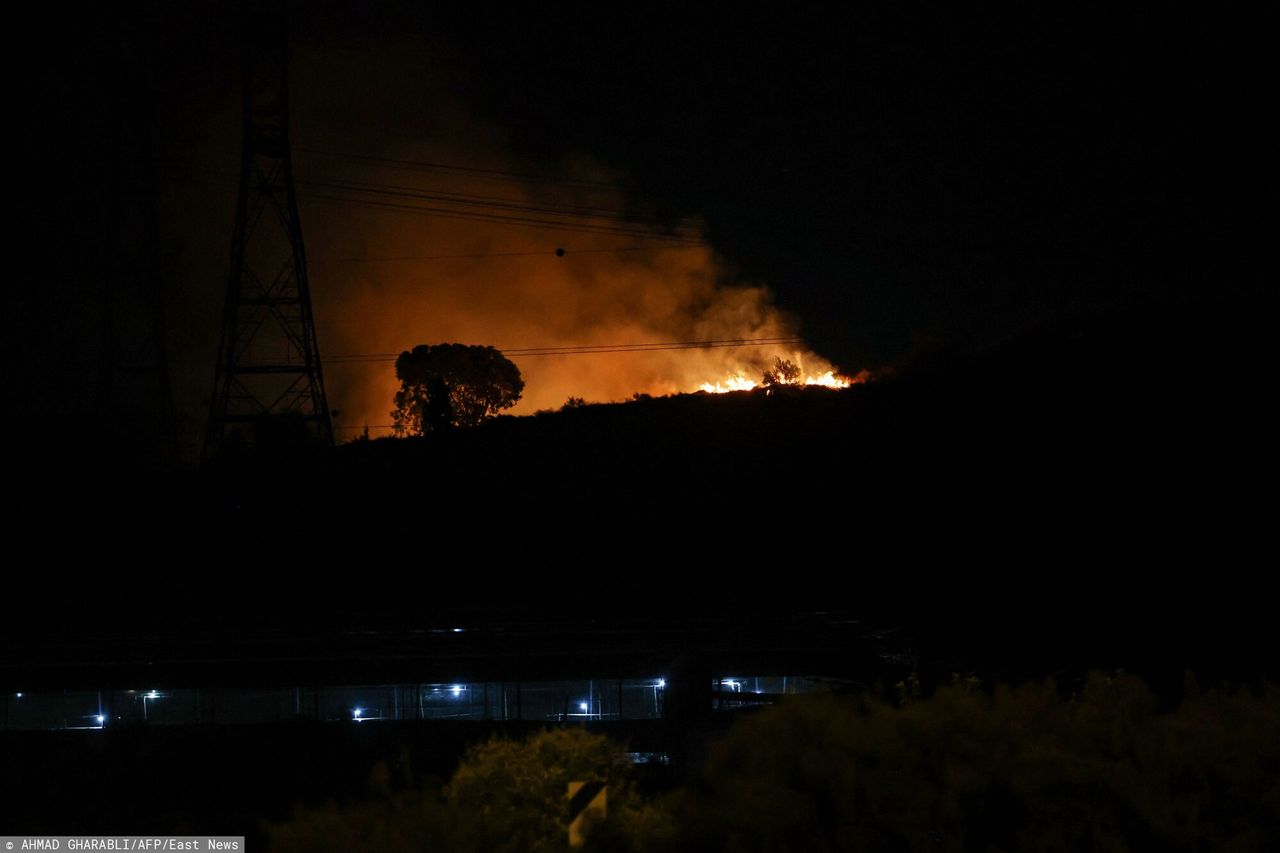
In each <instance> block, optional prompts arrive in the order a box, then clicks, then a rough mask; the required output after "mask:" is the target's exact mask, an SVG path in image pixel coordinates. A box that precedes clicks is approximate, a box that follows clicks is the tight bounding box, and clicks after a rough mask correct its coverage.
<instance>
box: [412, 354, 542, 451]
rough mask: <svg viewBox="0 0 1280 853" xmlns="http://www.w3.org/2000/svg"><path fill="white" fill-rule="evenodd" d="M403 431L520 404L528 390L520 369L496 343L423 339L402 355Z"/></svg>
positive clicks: (425, 429) (471, 419) (458, 422)
mask: <svg viewBox="0 0 1280 853" xmlns="http://www.w3.org/2000/svg"><path fill="white" fill-rule="evenodd" d="M396 378H397V379H399V380H400V390H399V391H397V392H396V398H395V404H396V407H395V409H394V410H393V411H392V412H391V417H392V419H393V421H394V424H395V431H396V434H397V435H426V434H427V433H430V432H438V431H440V430H445V429H449V428H451V427H469V426H476V425H477V424H479V423H480V422H481V421H483V420H484V419H485V418H487V417H489V416H490V415H493V414H496V413H498V412H499V411H501V410H502V409H507V408H510V407H511V406H514V405H515V404H516V402H517V401H518V400H519V399H520V393H521V392H522V391H523V390H524V380H523V379H521V378H520V369H519V368H518V367H516V366H515V365H514V364H512V363H511V361H510V360H509V359H507V358H506V357H505V356H503V354H502V353H500V352H498V350H496V349H494V348H493V347H484V346H467V345H465V344H437V345H435V346H430V345H427V344H423V345H420V346H416V347H414V348H413V350H412V351H411V352H402V353H400V357H399V358H397V359H396Z"/></svg>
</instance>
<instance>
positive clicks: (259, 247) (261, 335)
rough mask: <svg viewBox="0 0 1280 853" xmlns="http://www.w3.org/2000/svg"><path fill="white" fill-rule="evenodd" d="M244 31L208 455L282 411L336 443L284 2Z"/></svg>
mask: <svg viewBox="0 0 1280 853" xmlns="http://www.w3.org/2000/svg"><path fill="white" fill-rule="evenodd" d="M243 32H244V38H245V50H244V148H243V153H242V159H241V169H240V195H239V201H238V204H237V206H236V225H235V233H234V236H233V238H232V241H231V278H230V281H229V282H228V285H227V300H226V305H225V308H224V311H223V320H222V339H221V343H220V344H219V348H218V364H217V371H216V374H215V377H214V385H213V398H212V400H211V404H210V410H209V425H208V428H207V429H206V431H205V440H204V453H203V457H204V458H205V459H208V458H209V457H210V456H212V455H214V454H215V453H217V451H218V450H219V448H221V447H222V446H223V445H224V444H225V443H226V442H227V440H228V439H229V438H230V437H231V436H233V435H235V434H237V433H239V434H240V438H241V439H242V440H244V441H246V442H248V441H251V440H252V430H253V427H254V426H256V425H259V424H261V423H263V422H264V421H265V420H267V419H269V418H271V417H273V416H279V415H289V416H292V417H295V418H297V419H298V420H299V421H300V422H302V423H303V424H305V425H306V426H307V428H308V429H309V430H310V431H311V433H312V434H313V436H314V437H315V438H316V439H317V440H319V441H320V442H321V443H323V444H326V445H329V444H332V443H333V424H332V422H331V421H330V419H329V406H328V402H327V401H326V399H325V393H324V375H323V373H322V371H321V367H320V350H319V348H318V347H317V346H316V335H315V323H314V321H313V319H312V314H311V292H310V289H309V286H308V282H307V261H306V254H305V253H304V251H303V246H302V226H301V224H300V223H299V221H298V199H297V195H296V193H295V192H294V186H293V165H292V161H291V159H290V156H289V84H288V27H287V18H286V14H285V4H284V3H283V2H281V0H266V2H254V0H247V2H246V3H245V4H244V27H243Z"/></svg>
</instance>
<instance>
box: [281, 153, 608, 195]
mask: <svg viewBox="0 0 1280 853" xmlns="http://www.w3.org/2000/svg"><path fill="white" fill-rule="evenodd" d="M294 150H295V151H297V152H298V153H299V154H310V155H313V156H316V157H329V158H335V159H341V160H355V161H357V162H361V163H371V164H374V165H381V166H387V167H390V168H395V169H417V170H422V171H428V172H444V173H449V174H453V173H460V174H464V175H471V176H475V177H484V178H487V179H489V180H501V181H516V182H519V183H538V184H567V185H570V186H580V187H593V188H597V189H605V190H611V191H614V192H617V189H618V188H617V186H616V185H614V184H611V183H608V182H606V181H590V180H586V179H582V178H564V177H553V176H550V175H531V174H528V173H521V172H508V171H504V170H502V169H481V168H478V167H475V166H459V165H457V164H456V163H440V162H434V161H430V160H400V159H395V158H392V157H373V156H371V155H368V154H356V153H354V152H348V151H322V150H319V149H316V148H295V149H294Z"/></svg>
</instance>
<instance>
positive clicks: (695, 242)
mask: <svg viewBox="0 0 1280 853" xmlns="http://www.w3.org/2000/svg"><path fill="white" fill-rule="evenodd" d="M191 171H200V172H201V173H202V174H209V175H213V176H215V177H223V178H230V177H231V176H229V175H225V174H222V173H215V172H211V171H207V170H191ZM201 183H205V182H201ZM295 184H297V185H301V186H308V187H312V188H313V189H319V190H332V191H336V192H338V193H343V195H327V194H324V193H321V192H305V191H299V192H298V193H297V195H298V197H299V198H308V199H313V200H318V201H329V202H336V203H340V204H348V205H354V206H357V207H368V208H373V209H378V210H389V211H395V212H404V213H415V214H418V215H423V216H434V217H437V218H441V219H457V220H463V221H470V222H488V223H492V224H500V225H516V226H519V227H528V228H543V229H552V230H559V231H572V232H579V233H585V234H603V235H609V236H620V237H631V238H633V239H638V240H653V241H658V242H665V243H669V244H671V245H676V246H687V247H694V246H705V245H707V244H706V243H705V242H704V241H703V240H702V238H700V237H698V236H696V235H693V234H689V233H684V234H663V233H660V232H658V231H657V230H655V229H656V224H648V225H647V224H646V223H645V222H643V221H639V220H633V219H628V218H626V217H625V216H624V215H621V212H612V214H613V215H611V214H610V213H606V212H605V211H606V209H604V208H597V209H595V210H599V211H601V212H599V213H592V212H588V211H591V210H593V209H592V208H574V207H560V208H558V207H555V206H538V205H528V204H523V203H520V202H516V201H514V200H495V199H493V198H492V197H486V196H468V195H466V194H463V193H432V192H430V191H426V190H419V189H417V188H413V187H399V186H395V185H388V184H361V183H358V182H356V183H352V182H338V181H323V180H314V179H305V180H295ZM213 185H214V186H218V187H219V188H220V189H223V190H226V191H229V192H234V189H233V188H232V187H228V186H224V185H221V184H213ZM351 194H364V195H374V196H389V197H391V198H396V199H403V202H401V201H391V200H389V199H385V198H384V199H378V198H359V197H353V196H352V195H351ZM414 201H422V202H428V203H430V204H411V203H407V202H414ZM440 204H444V205H453V207H439V206H432V205H440ZM457 206H462V207H463V208H466V207H471V208H479V209H477V210H466V209H462V210H459V209H457ZM565 220H569V221H565ZM573 220H579V221H573Z"/></svg>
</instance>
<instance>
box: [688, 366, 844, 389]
mask: <svg viewBox="0 0 1280 853" xmlns="http://www.w3.org/2000/svg"><path fill="white" fill-rule="evenodd" d="M868 376H869V374H868V373H867V371H865V370H864V371H861V372H860V373H858V375H857V376H853V377H849V376H837V375H836V373H835V371H834V370H828V371H827V372H826V373H819V374H817V375H812V374H810V375H808V376H805V377H804V378H803V379H796V380H794V381H791V382H787V381H785V380H781V381H779V382H778V383H777V384H779V385H822V386H823V387H825V388H848V387H849V386H850V385H857V384H860V383H862V382H866V381H867V378H868ZM760 385H761V383H759V382H757V381H755V380H754V379H748V378H747V377H746V376H744V375H743V374H741V373H738V374H735V375H733V376H729V377H727V378H725V379H722V380H720V381H718V382H703V383H702V384H701V385H699V386H698V390H699V391H705V392H707V393H708V394H727V393H729V392H730V391H751V390H754V389H756V388H759V387H760Z"/></svg>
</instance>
